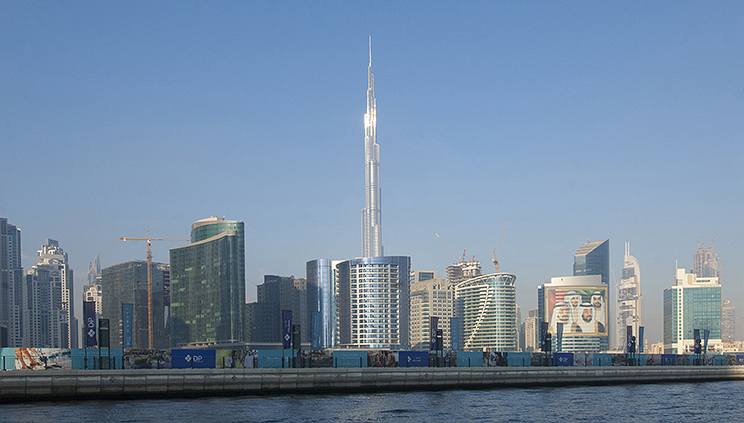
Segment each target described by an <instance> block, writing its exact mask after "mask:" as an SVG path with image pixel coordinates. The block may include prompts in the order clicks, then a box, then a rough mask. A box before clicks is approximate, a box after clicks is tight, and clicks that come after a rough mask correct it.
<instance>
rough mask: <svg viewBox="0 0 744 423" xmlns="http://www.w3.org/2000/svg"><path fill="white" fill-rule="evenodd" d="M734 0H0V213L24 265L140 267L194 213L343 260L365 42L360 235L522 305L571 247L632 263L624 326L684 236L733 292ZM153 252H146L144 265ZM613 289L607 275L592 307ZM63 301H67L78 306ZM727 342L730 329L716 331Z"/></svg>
mask: <svg viewBox="0 0 744 423" xmlns="http://www.w3.org/2000/svg"><path fill="white" fill-rule="evenodd" d="M742 16H744V3H742V2H740V1H732V2H726V1H721V2H712V3H711V2H686V1H681V2H594V1H587V2H552V1H527V2H510V1H503V2H500V1H483V2H468V1H463V2H456V3H453V2H442V1H435V2H387V1H376V2H327V1H322V2H276V1H269V2H261V1H251V2H237V1H230V2H228V1H213V2H175V1H173V2H138V1H132V2H99V1H90V2H33V1H31V2H8V1H6V2H0V216H1V217H6V218H8V220H9V222H10V223H12V224H15V225H17V226H19V227H20V228H21V230H22V243H23V266H24V268H26V269H29V268H31V266H32V265H33V264H34V262H35V255H36V250H38V249H39V248H40V246H41V245H42V244H43V243H44V240H45V239H46V238H53V239H57V240H58V241H59V242H60V246H61V247H62V248H63V249H64V250H65V251H66V252H67V253H68V254H69V257H70V262H71V265H72V268H73V269H74V271H75V273H76V277H75V284H76V287H75V291H76V299H75V301H76V302H77V305H78V310H79V308H80V306H79V305H80V294H79V293H80V292H81V287H82V285H83V284H84V282H85V274H86V271H87V266H88V263H89V262H90V261H92V260H93V258H94V257H95V255H96V254H99V253H100V256H101V264H102V266H103V267H106V266H111V265H113V264H117V263H121V262H124V261H128V260H134V259H144V258H145V244H144V243H143V242H126V243H125V242H122V241H119V240H118V239H119V237H122V236H126V237H137V236H145V235H146V230H147V229H148V228H149V229H151V230H152V231H153V232H152V234H151V235H152V236H156V237H157V236H162V237H170V236H177V237H188V236H189V231H190V225H191V224H192V223H193V222H194V221H196V220H198V219H202V218H205V217H209V216H211V215H217V216H225V217H226V218H227V219H235V220H242V221H244V222H245V225H246V238H247V239H246V269H247V272H246V273H247V274H246V283H247V292H248V295H249V297H250V299H251V301H253V300H255V291H256V288H255V286H256V285H257V284H260V283H261V282H262V280H263V275H265V274H279V275H294V276H295V277H304V275H305V262H306V261H308V260H311V259H316V258H332V259H347V258H353V257H356V256H358V255H360V254H361V209H362V208H363V207H364V127H363V115H364V112H365V96H366V85H367V64H368V63H367V62H368V51H367V47H368V37H369V36H371V37H372V69H373V73H374V74H375V95H376V97H377V121H378V143H379V144H380V155H381V186H382V216H383V232H382V236H383V244H384V248H385V253H386V255H407V256H411V258H412V266H413V268H414V269H426V270H438V271H439V272H440V275H442V276H443V273H444V269H445V267H446V266H448V265H449V264H452V263H453V262H455V258H454V257H453V256H452V255H451V254H450V253H449V252H448V251H447V249H446V248H445V247H444V246H443V245H442V243H441V242H440V241H439V240H438V239H437V238H436V236H435V235H434V233H435V232H437V233H439V235H440V236H441V237H442V239H443V240H444V241H445V242H446V243H447V244H448V245H449V247H450V248H451V249H452V250H453V251H454V252H455V254H457V255H461V254H462V250H463V249H465V250H466V255H467V256H468V257H471V256H473V255H475V259H476V260H480V261H481V263H482V264H483V268H484V270H485V271H492V264H491V263H490V260H491V258H492V254H493V251H494V249H498V247H499V243H500V241H501V236H502V233H503V230H504V225H505V224H506V222H507V221H508V222H509V227H508V230H507V232H506V238H505V241H504V246H503V251H502V252H501V257H500V263H501V271H505V272H511V273H514V274H516V275H517V285H518V289H517V300H518V302H519V305H520V306H521V308H522V313H523V316H526V313H527V310H528V309H531V308H536V306H537V290H536V288H537V286H538V285H539V284H541V283H543V282H544V281H545V280H548V279H550V278H551V277H554V276H566V275H571V274H572V266H573V253H574V252H575V251H576V249H577V248H578V247H579V246H580V245H581V244H582V243H583V242H585V241H586V240H587V239H590V240H600V239H605V238H609V239H610V242H611V244H610V254H611V264H612V268H613V273H614V275H613V276H614V278H615V280H619V278H620V270H621V268H622V265H623V250H624V243H625V242H630V245H631V247H630V248H631V253H632V254H633V255H634V256H636V257H637V258H638V260H639V262H640V266H641V278H642V279H641V283H642V291H643V296H644V323H645V326H646V327H647V329H646V333H647V337H648V338H649V341H650V342H658V341H660V340H661V339H662V325H661V321H662V296H663V290H664V288H667V287H669V286H670V285H671V283H672V280H673V276H674V268H675V263H677V261H678V263H679V266H680V267H685V268H690V267H692V264H693V263H692V258H693V254H694V253H695V251H696V249H697V248H698V245H699V243H701V242H703V243H705V246H706V247H708V246H711V243H712V239H713V237H717V240H716V244H715V248H716V252H717V253H718V254H719V256H720V257H721V258H722V268H723V284H724V288H723V297H724V298H725V299H731V300H732V302H733V303H734V305H735V306H736V308H737V316H738V319H739V320H738V322H737V326H738V329H739V333H741V329H742V326H744V325H743V324H742V320H741V316H742V301H743V299H744V292H743V290H744V232H743V228H744V225H742V210H744V170H742V163H743V162H744V146H742V141H744V140H743V139H742V138H743V137H742V134H744V42H743V40H744V25H742V21H741V18H742ZM177 245H180V244H179V243H175V242H154V243H153V254H154V259H155V260H156V261H162V262H167V261H168V257H169V256H168V248H172V247H175V246H177ZM614 289H615V288H614V282H613V286H612V290H613V293H612V294H611V295H612V296H613V297H614V296H615V294H614ZM79 315H80V314H79V311H78V316H79ZM739 339H741V337H739Z"/></svg>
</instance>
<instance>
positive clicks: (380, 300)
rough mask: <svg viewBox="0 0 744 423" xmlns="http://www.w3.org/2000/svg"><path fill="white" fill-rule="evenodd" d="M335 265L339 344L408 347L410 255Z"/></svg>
mask: <svg viewBox="0 0 744 423" xmlns="http://www.w3.org/2000/svg"><path fill="white" fill-rule="evenodd" d="M336 268H337V270H338V287H339V288H338V338H339V339H338V346H340V347H351V348H383V349H394V350H397V349H401V348H403V349H405V348H408V345H409V342H410V339H409V324H410V322H409V304H410V301H409V292H410V290H409V283H408V278H409V275H410V271H411V258H410V257H401V256H391V257H363V258H356V259H352V260H347V261H343V262H340V263H339V264H338V265H337V266H336Z"/></svg>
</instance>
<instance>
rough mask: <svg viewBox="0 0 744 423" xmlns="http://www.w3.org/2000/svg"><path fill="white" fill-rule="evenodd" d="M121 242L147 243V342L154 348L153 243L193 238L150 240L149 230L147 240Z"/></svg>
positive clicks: (135, 239)
mask: <svg viewBox="0 0 744 423" xmlns="http://www.w3.org/2000/svg"><path fill="white" fill-rule="evenodd" d="M119 240H121V241H147V335H148V336H147V342H148V348H149V349H152V348H154V346H153V345H154V342H153V331H152V328H153V326H155V324H154V320H153V314H152V250H151V249H150V244H151V242H152V241H191V238H150V230H149V229H148V230H147V238H126V237H121V238H119Z"/></svg>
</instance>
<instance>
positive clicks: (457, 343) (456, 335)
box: [450, 317, 462, 351]
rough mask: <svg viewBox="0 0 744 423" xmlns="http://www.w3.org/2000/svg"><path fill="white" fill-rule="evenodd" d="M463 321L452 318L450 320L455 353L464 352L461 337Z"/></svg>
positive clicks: (451, 338)
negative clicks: (461, 323)
mask: <svg viewBox="0 0 744 423" xmlns="http://www.w3.org/2000/svg"><path fill="white" fill-rule="evenodd" d="M461 321H462V319H460V318H459V317H451V318H450V340H451V342H452V346H451V348H452V350H453V351H462V345H461V344H462V342H461V340H460V339H461V337H460V333H461V332H460V322H461Z"/></svg>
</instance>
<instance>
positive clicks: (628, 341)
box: [625, 326, 635, 354]
mask: <svg viewBox="0 0 744 423" xmlns="http://www.w3.org/2000/svg"><path fill="white" fill-rule="evenodd" d="M625 352H626V353H628V354H633V353H634V352H635V351H633V326H626V327H625Z"/></svg>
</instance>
